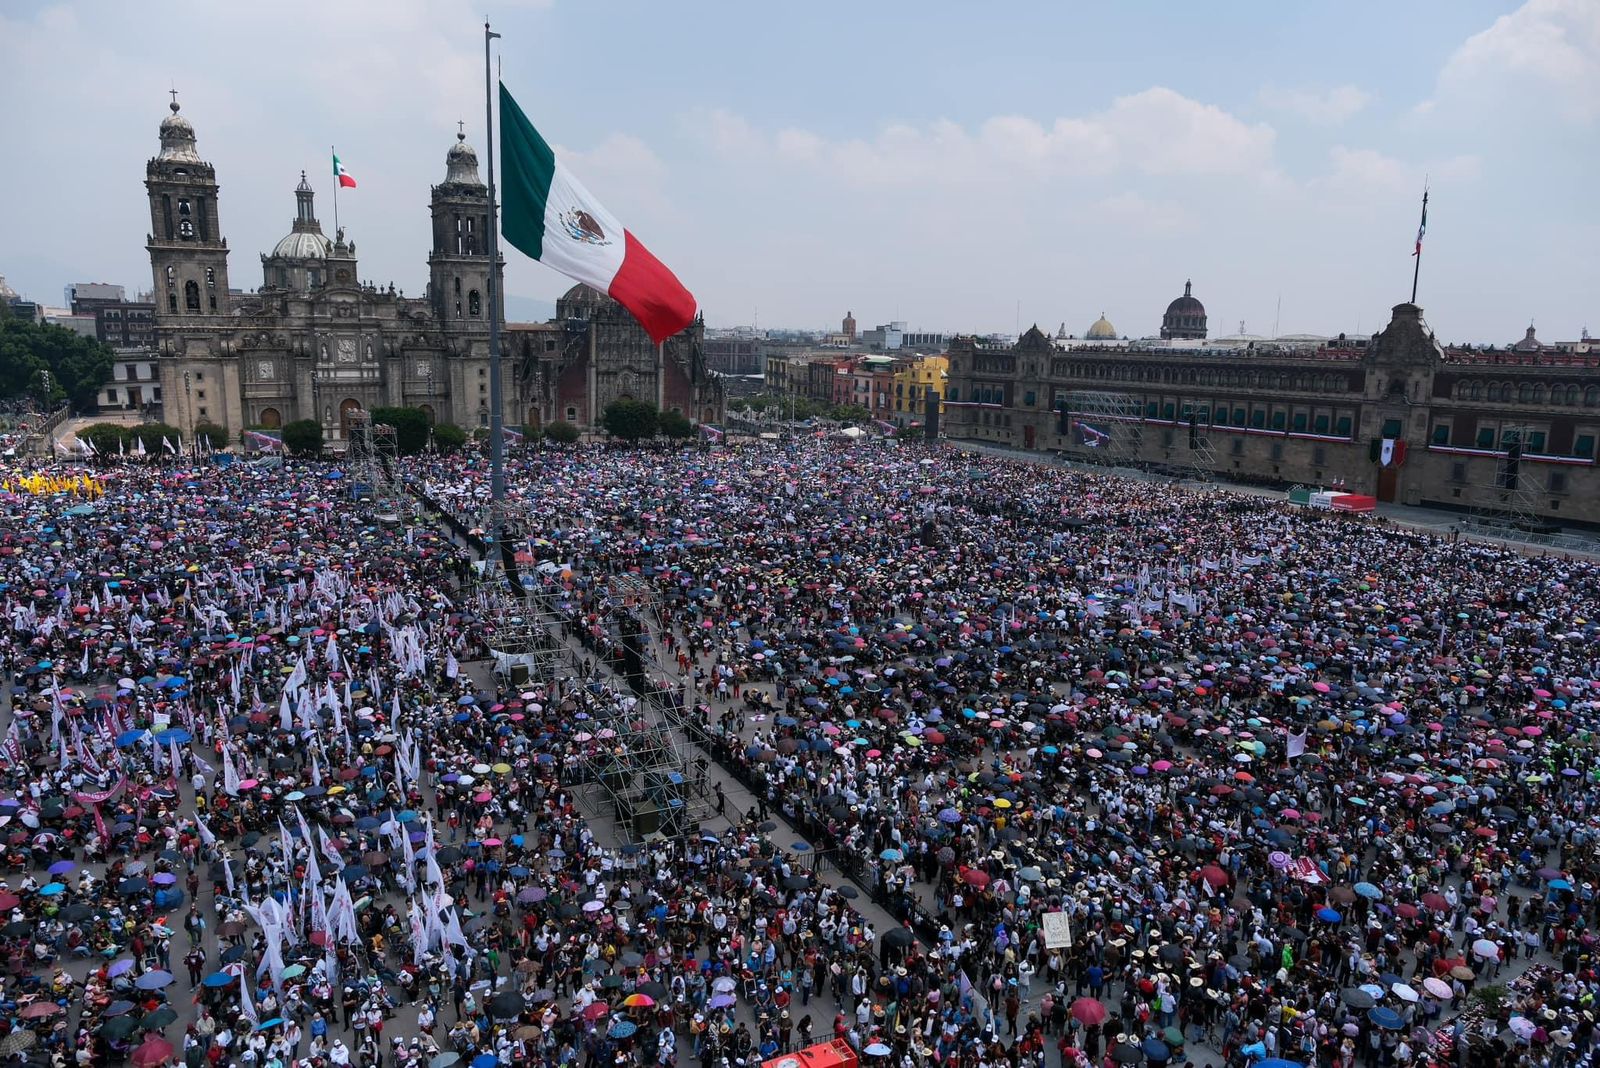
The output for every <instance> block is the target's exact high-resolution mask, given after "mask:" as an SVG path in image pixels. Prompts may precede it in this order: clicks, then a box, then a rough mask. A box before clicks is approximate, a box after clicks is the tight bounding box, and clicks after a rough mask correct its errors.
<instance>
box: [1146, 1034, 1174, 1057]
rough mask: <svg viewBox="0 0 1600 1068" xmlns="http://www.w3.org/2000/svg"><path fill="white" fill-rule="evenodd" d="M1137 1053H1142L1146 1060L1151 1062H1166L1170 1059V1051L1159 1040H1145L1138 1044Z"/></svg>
mask: <svg viewBox="0 0 1600 1068" xmlns="http://www.w3.org/2000/svg"><path fill="white" fill-rule="evenodd" d="M1139 1052H1140V1053H1143V1054H1144V1055H1145V1058H1146V1059H1147V1060H1152V1061H1166V1060H1170V1059H1171V1058H1172V1050H1171V1049H1169V1048H1168V1047H1167V1044H1166V1043H1165V1042H1163V1041H1161V1040H1160V1039H1159V1038H1147V1039H1145V1040H1144V1041H1143V1042H1141V1043H1139Z"/></svg>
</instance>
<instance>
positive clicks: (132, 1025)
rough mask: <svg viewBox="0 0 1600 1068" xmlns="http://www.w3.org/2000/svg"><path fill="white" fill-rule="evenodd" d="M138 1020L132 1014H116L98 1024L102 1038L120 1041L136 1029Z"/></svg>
mask: <svg viewBox="0 0 1600 1068" xmlns="http://www.w3.org/2000/svg"><path fill="white" fill-rule="evenodd" d="M138 1028H139V1021H138V1020H135V1019H134V1018H133V1017H132V1016H117V1017H115V1018H113V1019H110V1020H107V1021H106V1022H105V1023H103V1024H101V1025H100V1035H101V1037H102V1038H109V1039H113V1040H115V1041H121V1040H122V1039H125V1038H127V1037H128V1036H129V1035H131V1034H133V1033H134V1031H136V1030H138Z"/></svg>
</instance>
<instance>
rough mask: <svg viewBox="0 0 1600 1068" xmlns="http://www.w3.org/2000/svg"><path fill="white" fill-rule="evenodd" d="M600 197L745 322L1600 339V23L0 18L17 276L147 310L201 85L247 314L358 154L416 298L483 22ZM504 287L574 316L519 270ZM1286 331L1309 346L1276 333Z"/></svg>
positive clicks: (370, 263)
mask: <svg viewBox="0 0 1600 1068" xmlns="http://www.w3.org/2000/svg"><path fill="white" fill-rule="evenodd" d="M485 8H486V9H487V13H488V15H489V17H490V18H492V19H493V20H494V22H495V24H496V27H497V28H498V29H499V30H501V31H502V32H503V33H504V35H505V36H504V40H503V41H502V42H499V44H500V46H501V48H500V52H501V55H502V57H503V64H504V77H505V81H506V83H507V84H508V86H509V87H510V88H511V90H512V92H513V93H514V94H515V95H516V96H517V98H518V99H519V101H520V102H521V103H522V105H523V108H524V110H525V111H527V113H528V114H529V116H530V117H531V118H533V120H534V122H535V123H537V124H538V125H539V126H540V127H541V129H542V130H543V132H544V133H545V135H546V137H547V139H548V140H550V141H551V142H552V143H553V144H555V145H556V146H557V151H558V152H561V153H562V154H563V155H564V156H565V157H566V158H567V160H568V162H569V164H570V165H571V166H572V167H573V169H574V170H575V171H576V172H577V173H578V174H579V175H580V177H582V178H583V179H584V180H585V182H586V184H587V185H588V186H589V187H590V190H591V191H592V192H593V193H594V194H595V195H596V196H598V197H600V198H601V199H602V200H603V201H604V202H605V203H606V204H607V206H608V207H609V208H610V209H611V210H612V211H613V212H614V213H615V214H616V215H617V216H618V217H619V218H621V219H622V220H623V221H624V222H626V223H627V224H628V226H629V228H630V229H632V230H633V231H634V232H636V233H637V234H639V235H640V236H641V237H642V238H643V240H644V241H645V242H646V243H648V244H649V245H650V246H652V248H653V249H654V251H656V252H657V253H658V254H659V255H660V256H661V258H662V259H664V260H665V261H666V262H667V263H668V264H669V265H671V266H672V267H673V268H674V269H675V270H676V271H677V272H678V274H679V275H680V277H681V278H682V279H683V280H684V282H685V283H686V284H687V285H688V286H689V287H690V288H691V289H692V290H693V291H694V292H695V294H696V296H697V297H698V298H699V300H700V302H701V305H702V307H703V308H704V309H705V312H706V316H707V319H708V321H709V322H710V323H711V324H712V325H715V326H731V325H737V324H748V323H751V322H753V321H756V320H757V318H758V317H759V322H760V324H761V325H762V326H764V327H767V326H800V327H820V326H826V325H829V324H831V323H834V322H837V320H838V319H839V317H840V316H841V315H842V314H843V313H844V311H845V310H846V309H851V310H853V311H854V312H855V314H856V317H857V318H858V319H859V320H860V321H861V322H862V324H863V325H864V326H865V325H870V324H873V323H878V322H884V321H887V320H890V319H903V320H905V321H907V322H908V323H909V324H910V325H911V327H912V328H914V329H925V330H963V331H987V330H999V331H1010V330H1012V329H1013V328H1014V326H1015V325H1016V324H1017V323H1018V322H1019V321H1020V322H1021V324H1022V325H1024V326H1026V325H1027V324H1028V323H1031V322H1039V323H1040V324H1043V325H1046V326H1048V327H1049V328H1050V329H1052V330H1053V329H1054V328H1055V327H1056V326H1057V324H1059V323H1061V322H1063V321H1064V322H1065V323H1066V324H1067V326H1068V328H1069V330H1071V331H1073V332H1081V331H1082V330H1083V329H1084V328H1085V327H1086V326H1088V324H1089V323H1090V322H1091V321H1093V320H1094V319H1095V317H1096V316H1098V315H1099V314H1100V313H1101V312H1102V311H1103V312H1105V313H1106V314H1107V315H1108V316H1109V317H1110V318H1111V320H1112V321H1113V322H1114V323H1115V324H1116V325H1117V327H1118V328H1119V329H1120V330H1122V331H1123V332H1125V333H1128V334H1133V335H1141V334H1145V333H1149V332H1151V331H1153V330H1155V329H1156V328H1157V326H1158V325H1159V320H1160V315H1161V311H1162V309H1163V308H1164V306H1165V304H1166V302H1167V301H1168V300H1169V299H1171V298H1172V297H1173V296H1176V295H1177V294H1178V293H1179V292H1181V291H1182V287H1183V282H1184V279H1185V278H1188V277H1192V278H1193V279H1194V284H1195V294H1196V295H1197V296H1199V297H1200V298H1201V299H1203V300H1204V301H1205V304H1206V306H1207V309H1208V311H1209V312H1210V316H1211V326H1212V332H1213V333H1214V334H1217V333H1225V332H1232V331H1233V330H1235V329H1237V327H1238V324H1239V322H1240V321H1241V320H1242V321H1243V322H1244V324H1245V328H1246V329H1247V330H1248V331H1250V332H1253V333H1270V332H1271V331H1272V330H1273V327H1274V323H1275V322H1277V324H1278V325H1279V328H1280V331H1281V332H1284V333H1289V332H1318V333H1334V332H1338V331H1341V330H1345V331H1355V330H1358V329H1359V330H1365V331H1371V330H1373V329H1375V328H1376V327H1377V326H1379V325H1380V324H1381V323H1382V322H1383V321H1386V319H1387V317H1388V308H1389V306H1390V305H1392V304H1394V303H1396V302H1397V301H1399V300H1403V299H1405V298H1406V296H1407V294H1408V293H1409V287H1410V284H1411V266H1412V260H1411V257H1410V251H1411V244H1412V239H1413V237H1414V234H1415V230H1416V224H1417V213H1418V202H1419V198H1420V196H1421V192H1422V187H1423V182H1424V178H1425V177H1426V178H1427V179H1428V180H1429V181H1430V183H1431V186H1432V190H1433V195H1432V200H1431V202H1430V210H1429V231H1428V238H1427V242H1426V250H1425V258H1424V261H1423V271H1422V287H1421V293H1420V297H1419V300H1420V303H1422V304H1423V305H1424V306H1425V307H1426V308H1427V310H1428V317H1429V320H1430V322H1431V323H1432V324H1433V326H1434V328H1435V330H1436V331H1437V332H1438V333H1439V334H1440V335H1441V336H1443V337H1445V338H1446V339H1451V340H1478V341H1505V340H1508V339H1511V338H1514V337H1519V336H1520V335H1521V332H1522V329H1523V328H1524V327H1525V326H1526V325H1527V323H1528V322H1529V321H1530V320H1531V321H1533V322H1535V323H1537V325H1538V327H1539V331H1540V334H1541V336H1543V337H1545V338H1546V339H1553V340H1566V339H1571V338H1575V337H1577V336H1578V334H1579V331H1580V330H1581V329H1583V328H1584V327H1589V328H1591V329H1593V330H1594V331H1595V332H1596V333H1600V207H1597V201H1596V197H1595V192H1594V191H1595V188H1596V184H1595V183H1596V178H1595V175H1596V174H1597V173H1600V59H1597V57H1600V3H1597V2H1596V0H1527V2H1525V3H1522V4H1520V5H1519V4H1517V3H1515V2H1514V0H1412V2H1407V3H1404V4H1396V3H1393V2H1392V0H1345V2H1341V3H1323V4H1283V3H1281V0H1234V2H1230V3H1226V4H1198V3H1179V2H1157V0H1128V2H1125V3H1116V4H1103V3H1102V4H1087V3H1065V2H1054V0H1049V2H1047V0H1037V2H1026V3H1025V2H1018V3H1011V4H996V5H975V4H970V3H956V2H944V0H907V2H894V0H879V2H873V3H842V2H832V0H824V2H820V3H809V4H785V5H778V4H766V3H748V2H734V0H729V2H726V3H710V2H698V0H679V2H675V3H660V2H654V0H640V2H636V3H622V2H615V3H613V2H608V0H544V2H528V0H522V2H510V0H480V2H479V3H476V4H474V3H470V2H466V0H459V2H458V0H370V2H366V0H331V2H330V0H277V2H274V3H271V4H246V3H239V4H235V3H217V2H216V0H207V2H204V3H202V2H199V0H163V3H161V4H160V5H157V6H154V7H152V6H150V5H144V4H126V3H123V2H121V0H106V2H100V0H81V2H73V3H70V4H69V3H62V4H43V3H37V2H31V0H7V2H6V3H5V4H4V5H3V6H0V99H3V100H4V101H6V104H7V107H6V124H7V126H8V135H9V136H8V137H7V147H8V151H7V154H6V155H7V165H6V166H5V167H3V168H0V212H3V226H0V274H3V275H5V276H6V277H7V278H8V280H9V281H10V282H11V284H12V285H13V286H14V287H15V288H17V289H19V290H21V291H23V292H24V293H26V294H28V295H30V296H33V297H35V298H37V299H43V300H46V301H51V302H53V301H58V300H59V299H60V296H59V295H60V291H61V287H62V286H63V285H64V284H65V283H67V282H71V281H78V280H82V281H88V280H96V281H102V280H103V281H113V282H123V283H125V284H128V285H129V286H130V287H133V286H139V287H146V286H148V285H149V265H148V261H147V259H146V257H145V253H144V250H143V242H144V235H145V230H146V224H147V220H148V215H147V214H146V211H147V209H146V206H145V201H144V190H143V186H142V180H143V167H144V163H145V160H146V159H147V158H148V157H150V156H151V155H153V154H154V152H155V150H156V145H157V139H156V128H157V125H158V124H159V123H160V121H161V119H162V118H163V117H164V116H165V115H166V110H165V105H166V102H167V90H168V88H169V87H171V86H174V85H175V86H176V87H177V88H178V90H179V99H180V101H181V102H182V104H183V109H184V114H185V115H186V116H187V117H188V118H189V119H190V120H191V121H192V122H193V123H194V125H195V128H196V130H197V131H198V135H199V146H200V151H201V153H202V154H203V155H204V156H205V157H206V158H208V159H209V160H211V161H212V162H213V163H215V165H216V167H217V172H218V175H219V178H220V181H221V183H222V205H221V211H222V221H223V226H224V230H225V233H226V235H227V237H228V239H229V244H230V246H231V248H232V249H233V257H232V262H231V273H232V281H233V284H234V285H235V286H246V287H249V286H254V285H257V284H259V281H260V273H259V272H260V267H259V261H258V259H257V257H258V254H259V253H260V251H262V250H264V249H267V248H270V247H271V246H272V245H273V244H274V243H275V242H276V240H277V239H278V238H279V237H280V236H282V234H283V233H285V232H287V230H288V227H289V222H290V220H291V218H292V217H293V209H294V201H293V196H292V193H291V190H292V189H293V187H294V185H295V183H296V181H297V180H298V178H299V174H300V171H301V169H302V168H304V169H305V170H307V171H308V172H309V173H310V175H311V178H312V182H313V184H314V185H315V187H316V189H317V192H318V194H319V200H318V209H319V215H320V216H321V217H322V219H323V221H324V225H325V227H327V228H328V229H329V230H331V229H332V227H331V221H332V220H331V216H332V206H331V204H329V203H328V202H327V198H328V194H329V188H330V184H331V177H330V174H329V171H330V165H329V159H328V156H329V153H328V148H329V146H330V145H337V146H338V150H339V154H340V156H341V158H342V159H343V160H344V161H345V164H346V166H347V167H348V168H349V169H350V170H351V172H352V173H353V174H354V175H355V176H356V177H357V178H358V179H359V181H360V183H361V184H360V188H359V189H357V190H355V191H353V192H350V193H348V194H347V195H345V196H344V197H342V198H341V203H340V212H341V221H342V222H343V223H344V224H345V226H346V228H347V229H348V230H349V232H350V233H351V235H352V236H353V237H354V239H355V240H356V242H357V247H358V252H359V254H360V257H361V261H362V273H363V274H364V275H366V276H367V277H369V278H371V279H373V280H375V281H378V282H380V283H387V282H388V281H390V280H393V281H394V282H395V283H396V284H397V285H399V286H400V287H402V288H403V289H405V290H406V291H407V292H412V293H418V292H420V291H421V290H422V288H423V286H424V284H425V283H426V279H427V268H426V263H425V260H426V255H427V243H428V228H427V201H428V186H429V184H430V183H431V182H437V181H439V180H440V179H441V178H442V177H443V174H444V153H445V151H446V149H447V148H448V147H449V146H450V144H451V143H452V140H453V138H454V135H455V129H456V125H455V124H456V121H457V120H458V119H464V120H465V121H466V123H467V133H468V138H469V140H470V141H471V142H472V143H474V144H475V145H477V146H478V148H479V151H480V154H482V152H483V148H484V145H483V136H482V134H483V70H482V34H481V23H482V19H483V15H484V9H485ZM510 259H511V263H510V266H509V268H508V282H507V291H508V292H509V293H511V294H513V295H518V296H522V297H527V298H534V299H539V300H552V299H554V297H555V296H556V295H558V294H559V293H560V292H561V291H562V290H563V289H564V288H565V286H566V283H565V282H563V281H562V280H561V279H560V278H559V277H557V276H556V275H554V274H553V273H552V272H551V271H549V270H548V269H546V268H544V267H542V266H540V265H539V264H536V263H531V262H527V261H525V260H521V259H520V258H518V257H517V255H516V254H515V253H512V254H511V257H510ZM1280 302H1281V312H1280V310H1279V308H1280Z"/></svg>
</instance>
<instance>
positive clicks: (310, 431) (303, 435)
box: [283, 419, 322, 457]
mask: <svg viewBox="0 0 1600 1068" xmlns="http://www.w3.org/2000/svg"><path fill="white" fill-rule="evenodd" d="M283 447H284V448H285V449H288V450H289V451H290V452H291V453H293V454H294V455H296V456H305V457H316V456H320V455H322V424H321V423H319V422H317V421H316V420H315V419H296V420H295V421H294V422H292V423H285V424H284V427H283Z"/></svg>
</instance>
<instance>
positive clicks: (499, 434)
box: [483, 22, 506, 546]
mask: <svg viewBox="0 0 1600 1068" xmlns="http://www.w3.org/2000/svg"><path fill="white" fill-rule="evenodd" d="M499 36H500V35H499V34H498V33H495V32H494V31H493V30H491V29H490V28H489V23H488V22H484V24H483V125H484V129H485V130H486V131H488V142H489V529H490V531H491V532H492V533H493V535H494V540H495V542H496V544H497V546H498V543H499V542H500V539H501V535H502V534H503V533H504V531H503V530H502V526H503V523H504V517H503V516H502V515H501V510H502V507H503V505H504V502H505V496H506V434H505V426H504V423H503V410H504V407H505V405H504V402H503V400H502V398H501V392H500V391H501V385H500V251H499V245H500V240H499V239H500V209H499V205H498V203H497V202H496V200H495V188H494V93H493V85H492V84H491V79H490V77H489V58H490V57H489V42H490V41H493V40H494V39H495V38H496V37H499Z"/></svg>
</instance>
